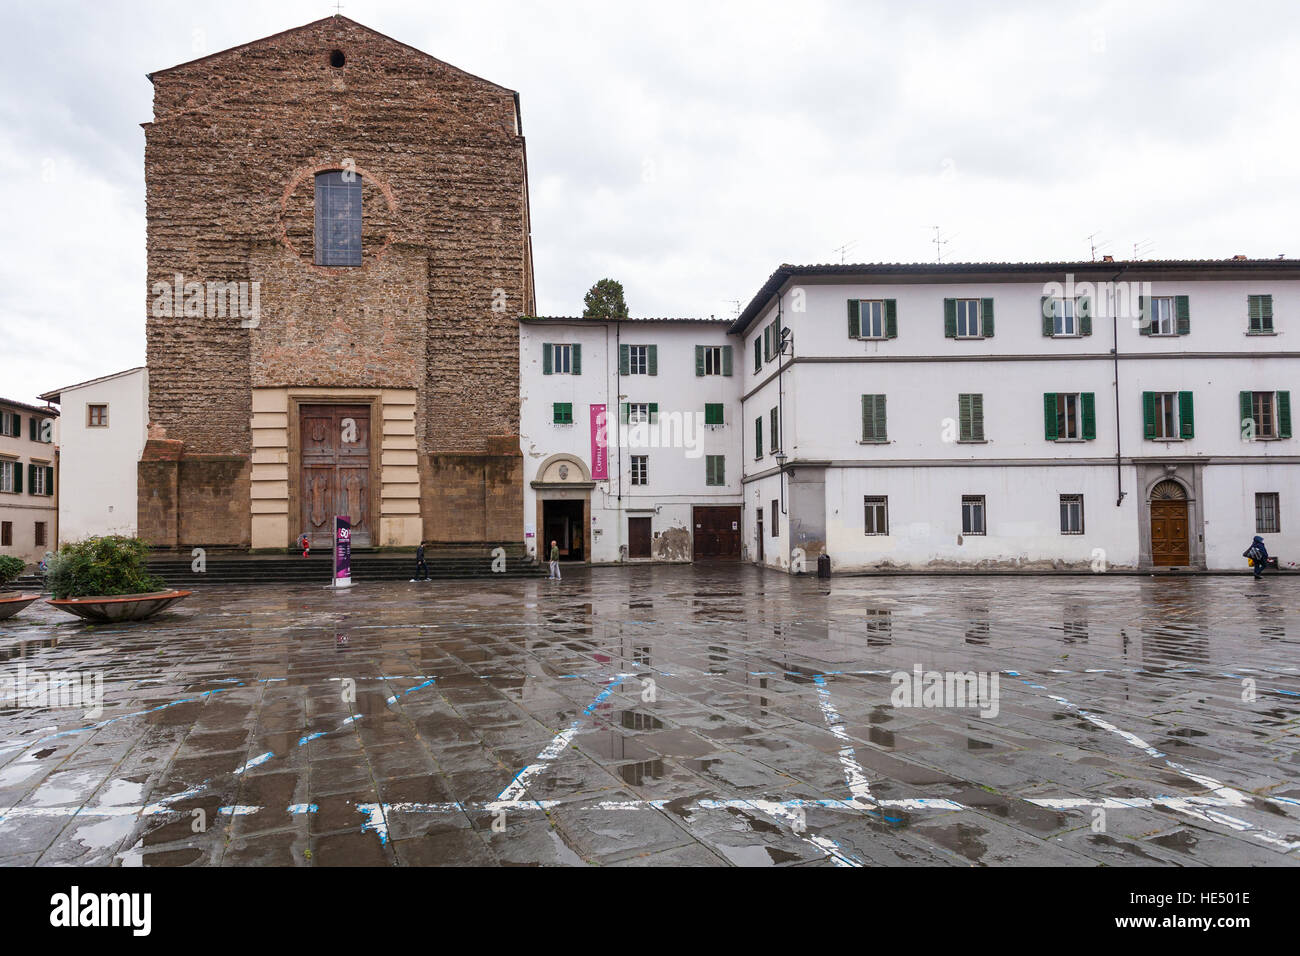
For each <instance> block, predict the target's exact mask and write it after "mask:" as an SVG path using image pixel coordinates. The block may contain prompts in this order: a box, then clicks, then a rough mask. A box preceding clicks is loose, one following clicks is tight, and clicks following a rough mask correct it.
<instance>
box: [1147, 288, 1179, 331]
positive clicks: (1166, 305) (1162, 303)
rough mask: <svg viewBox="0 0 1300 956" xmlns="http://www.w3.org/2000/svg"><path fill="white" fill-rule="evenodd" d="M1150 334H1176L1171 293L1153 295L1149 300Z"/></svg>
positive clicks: (1176, 327) (1176, 328)
mask: <svg viewBox="0 0 1300 956" xmlns="http://www.w3.org/2000/svg"><path fill="white" fill-rule="evenodd" d="M1151 334H1152V335H1177V334H1178V326H1177V324H1176V320H1175V313H1174V297H1173V296H1172V295H1162V296H1155V297H1154V298H1152V300H1151Z"/></svg>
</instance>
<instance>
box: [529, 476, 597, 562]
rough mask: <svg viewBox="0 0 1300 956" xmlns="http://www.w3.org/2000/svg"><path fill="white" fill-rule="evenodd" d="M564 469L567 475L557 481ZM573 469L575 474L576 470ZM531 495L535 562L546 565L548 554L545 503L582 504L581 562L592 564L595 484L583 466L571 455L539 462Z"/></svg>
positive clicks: (548, 544) (548, 543)
mask: <svg viewBox="0 0 1300 956" xmlns="http://www.w3.org/2000/svg"><path fill="white" fill-rule="evenodd" d="M562 465H563V466H566V468H567V471H568V474H567V475H566V476H565V477H563V478H560V476H559V474H558V472H559V471H560V470H561V469H560V466H562ZM574 469H576V472H575V470H574ZM529 484H530V486H531V487H532V489H533V495H534V512H533V521H534V526H535V527H536V529H537V531H536V533H537V538H536V541H537V560H538V561H546V560H548V557H549V554H550V551H549V549H550V546H551V543H550V542H549V541H544V540H543V538H544V537H545V535H546V531H545V527H546V522H545V518H546V502H548V501H581V502H582V549H583V551H582V553H583V555H584V562H585V563H587V564H591V563H592V561H593V555H592V553H591V539H592V533H591V492H592V489H593V488H595V487H596V483H595V482H594V481H592V479H591V471H590V469H588V468H587V465H586V463H585V462H584V461H583V460H582V459H581V458H578V457H576V456H574V455H565V454H559V455H552V456H550V457H549V458H547V459H546V460H545V461H544V462H542V464H541V466H540V467H538V469H537V479H536V480H534V481H532V482H529Z"/></svg>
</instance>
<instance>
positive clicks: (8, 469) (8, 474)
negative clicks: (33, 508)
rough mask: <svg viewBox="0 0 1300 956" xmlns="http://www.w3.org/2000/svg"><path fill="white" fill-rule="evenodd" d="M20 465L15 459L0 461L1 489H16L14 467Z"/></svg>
mask: <svg viewBox="0 0 1300 956" xmlns="http://www.w3.org/2000/svg"><path fill="white" fill-rule="evenodd" d="M18 467H19V465H18V463H17V462H15V461H0V491H13V490H14V469H16V468H18Z"/></svg>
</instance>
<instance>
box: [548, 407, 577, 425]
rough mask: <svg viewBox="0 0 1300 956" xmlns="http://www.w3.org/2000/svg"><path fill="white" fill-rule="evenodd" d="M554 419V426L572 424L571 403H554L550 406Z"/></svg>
mask: <svg viewBox="0 0 1300 956" xmlns="http://www.w3.org/2000/svg"><path fill="white" fill-rule="evenodd" d="M552 408H553V410H554V417H553V419H552V421H553V422H554V423H555V424H556V425H572V424H573V403H572V402H555V403H554V405H553V406H552Z"/></svg>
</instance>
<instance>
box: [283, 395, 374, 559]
mask: <svg viewBox="0 0 1300 956" xmlns="http://www.w3.org/2000/svg"><path fill="white" fill-rule="evenodd" d="M337 392H338V390H335V389H322V390H320V392H312V391H308V390H302V391H299V390H297V389H291V390H290V391H289V396H288V398H289V424H288V436H287V437H288V441H289V447H288V458H289V462H288V464H289V489H288V490H289V541H288V542H287V543H288V545H289V546H290V547H293V546H294V543H295V542H296V540H297V536H298V535H299V534H300V533H301V531H302V529H301V528H298V527H297V525H298V524H300V523H301V522H302V447H301V442H302V420H301V411H302V406H303V405H365V406H367V407H368V408H369V409H370V448H369V452H370V477H369V479H368V481H367V486H368V487H367V488H366V498H367V501H366V507H367V508H368V509H369V515H370V544H369V545H367V549H368V548H376V547H379V543H380V520H379V519H380V512H379V490H380V485H381V484H382V474H381V472H380V467H381V464H382V457H381V455H380V446H381V445H382V444H383V426H384V403H383V395H382V394H381V393H380V392H378V391H371V392H359V393H357V394H355V395H348V396H341V395H339V394H337ZM376 425H378V426H379V427H378V428H376V427H375V426H376Z"/></svg>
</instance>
